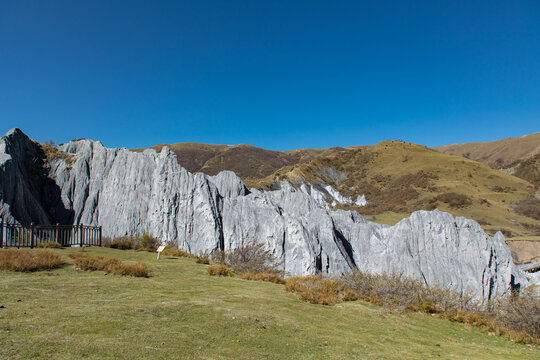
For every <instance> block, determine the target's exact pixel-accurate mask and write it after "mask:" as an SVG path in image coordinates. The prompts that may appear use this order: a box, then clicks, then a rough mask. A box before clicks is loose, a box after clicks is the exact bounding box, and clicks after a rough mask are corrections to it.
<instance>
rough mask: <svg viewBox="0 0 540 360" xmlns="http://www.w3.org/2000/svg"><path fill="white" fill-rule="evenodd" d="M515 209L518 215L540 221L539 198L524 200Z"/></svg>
mask: <svg viewBox="0 0 540 360" xmlns="http://www.w3.org/2000/svg"><path fill="white" fill-rule="evenodd" d="M514 208H515V211H516V212H517V213H518V214H521V215H524V216H528V217H530V218H533V219H536V220H540V199H538V198H530V199H522V200H520V201H518V202H517V203H516V205H515V207H514Z"/></svg>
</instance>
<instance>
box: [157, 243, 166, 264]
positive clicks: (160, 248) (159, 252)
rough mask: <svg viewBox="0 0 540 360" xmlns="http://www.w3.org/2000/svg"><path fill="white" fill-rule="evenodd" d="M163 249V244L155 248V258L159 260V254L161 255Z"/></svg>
mask: <svg viewBox="0 0 540 360" xmlns="http://www.w3.org/2000/svg"><path fill="white" fill-rule="evenodd" d="M163 250H165V245H161V246H160V247H158V249H157V258H158V260H159V255H161V252H162V251H163Z"/></svg>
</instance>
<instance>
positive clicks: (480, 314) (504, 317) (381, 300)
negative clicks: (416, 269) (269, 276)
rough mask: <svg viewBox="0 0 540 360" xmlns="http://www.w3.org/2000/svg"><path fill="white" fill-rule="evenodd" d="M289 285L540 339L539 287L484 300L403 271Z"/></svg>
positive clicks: (319, 300) (328, 299)
mask: <svg viewBox="0 0 540 360" xmlns="http://www.w3.org/2000/svg"><path fill="white" fill-rule="evenodd" d="M285 290H287V291H291V292H295V293H298V294H299V295H300V297H301V298H302V299H304V300H306V301H309V302H311V303H314V304H325V305H334V304H336V303H338V302H340V301H346V300H357V299H361V300H364V301H367V302H370V303H373V304H376V305H380V306H385V307H389V308H391V309H394V310H398V311H405V310H411V311H419V312H425V313H430V314H438V315H437V316H439V317H442V318H446V319H448V320H451V321H455V322H460V323H464V324H468V325H471V326H475V327H480V328H483V329H485V330H487V331H490V332H493V333H495V334H497V335H504V336H506V337H507V338H509V339H511V340H513V341H516V342H527V343H534V344H540V297H539V296H538V295H537V294H536V293H535V292H534V290H530V291H529V290H528V289H526V290H525V291H524V292H522V293H521V294H517V293H514V294H512V295H509V296H506V297H502V298H500V299H498V300H496V301H494V302H491V303H489V304H487V305H486V304H481V303H480V302H478V301H477V300H475V299H474V298H473V296H472V295H470V294H466V293H465V294H461V293H458V292H456V291H453V290H449V289H442V288H439V287H429V286H426V285H425V284H423V283H422V282H420V281H417V280H414V279H410V278H407V277H403V276H401V275H387V274H381V275H373V274H367V273H362V272H360V271H355V272H353V273H350V274H347V275H343V276H341V277H339V278H335V279H325V278H322V277H320V276H304V277H292V278H290V279H287V281H286V283H285Z"/></svg>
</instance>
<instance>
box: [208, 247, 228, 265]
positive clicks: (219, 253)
mask: <svg viewBox="0 0 540 360" xmlns="http://www.w3.org/2000/svg"><path fill="white" fill-rule="evenodd" d="M210 260H212V261H213V262H215V263H217V264H225V263H226V261H227V254H225V251H223V250H219V249H214V250H212V252H211V253H210Z"/></svg>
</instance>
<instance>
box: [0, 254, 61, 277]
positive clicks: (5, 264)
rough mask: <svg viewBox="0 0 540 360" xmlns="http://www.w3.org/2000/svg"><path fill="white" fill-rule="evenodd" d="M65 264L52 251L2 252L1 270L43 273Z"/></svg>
mask: <svg viewBox="0 0 540 360" xmlns="http://www.w3.org/2000/svg"><path fill="white" fill-rule="evenodd" d="M63 263H64V262H63V261H62V258H60V256H58V255H56V254H53V253H52V252H50V251H29V250H14V249H5V250H0V270H9V271H22V272H31V271H41V270H51V269H54V268H57V267H60V266H61V265H62V264H63Z"/></svg>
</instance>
